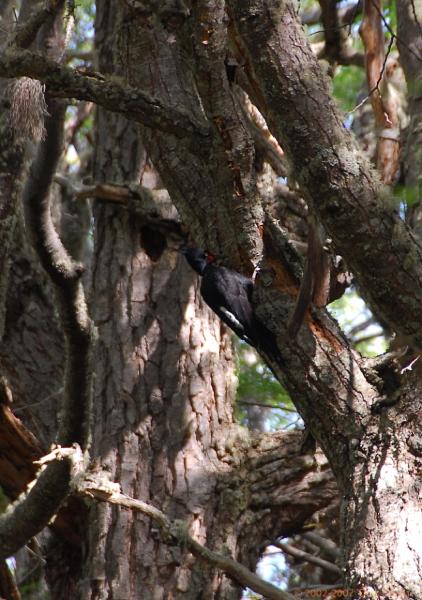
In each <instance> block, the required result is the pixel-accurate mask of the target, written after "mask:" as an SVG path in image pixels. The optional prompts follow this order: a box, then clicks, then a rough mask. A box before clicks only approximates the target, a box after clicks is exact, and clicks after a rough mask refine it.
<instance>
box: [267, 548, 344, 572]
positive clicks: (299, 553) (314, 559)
mask: <svg viewBox="0 0 422 600" xmlns="http://www.w3.org/2000/svg"><path fill="white" fill-rule="evenodd" d="M273 546H276V548H280V550H283V552H286V554H290V556H294V557H295V558H300V559H301V560H304V561H306V562H308V563H311V564H313V565H317V566H318V567H321V568H322V569H325V570H326V571H330V573H335V574H336V575H339V576H340V575H341V569H339V567H338V566H337V565H335V564H334V563H332V562H329V561H328V560H324V559H323V558H319V556H314V555H313V554H309V552H304V551H303V550H301V549H300V548H296V546H292V544H287V543H286V542H273Z"/></svg>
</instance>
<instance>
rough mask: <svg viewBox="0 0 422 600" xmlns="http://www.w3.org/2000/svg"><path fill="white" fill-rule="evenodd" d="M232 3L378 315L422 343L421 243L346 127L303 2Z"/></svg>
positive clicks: (316, 205)
mask: <svg viewBox="0 0 422 600" xmlns="http://www.w3.org/2000/svg"><path fill="white" fill-rule="evenodd" d="M229 5H230V6H231V7H232V10H233V13H234V16H235V20H236V25H237V27H238V31H239V33H240V35H241V37H242V40H243V42H244V43H245V45H246V46H247V48H248V50H249V59H250V61H251V63H252V64H253V66H254V69H255V75H256V77H257V79H258V80H259V82H260V85H261V87H262V92H263V95H264V96H265V100H266V105H267V108H266V118H267V120H268V123H269V126H270V128H271V131H272V132H273V133H274V135H276V136H277V139H280V140H283V148H284V149H285V150H286V152H287V154H288V155H289V157H290V158H291V160H292V163H293V166H294V170H295V175H296V177H297V179H298V180H299V182H300V184H301V188H302V190H303V191H304V192H305V193H306V196H307V200H308V202H309V204H310V205H311V207H312V208H313V210H314V211H315V212H316V213H317V215H318V217H319V218H320V219H321V221H322V223H323V224H324V226H325V227H326V229H327V231H328V233H329V235H330V236H331V237H332V238H333V240H334V242H335V244H336V247H337V249H338V252H339V253H340V254H341V255H342V256H343V257H344V258H345V259H346V261H347V263H348V265H349V266H350V268H351V270H352V271H353V272H354V273H355V274H356V277H357V279H358V280H359V281H360V283H361V285H362V286H364V287H365V289H366V290H368V298H369V300H370V302H372V303H373V305H374V306H376V308H377V312H378V313H380V314H381V315H382V316H383V317H384V318H385V319H386V321H387V322H389V323H390V325H391V326H392V328H393V329H394V330H395V331H399V332H401V333H402V334H403V335H404V336H405V337H407V339H409V340H411V343H413V344H414V345H415V346H417V347H419V348H422V315H421V311H420V305H421V302H422V248H421V247H420V245H419V244H418V243H417V241H416V240H415V238H414V236H413V235H412V233H411V231H410V230H409V229H408V228H407V227H406V225H405V223H403V221H402V220H401V218H400V216H399V215H398V214H397V212H396V211H395V210H394V208H392V206H394V205H393V203H392V202H391V199H390V195H389V192H388V191H387V190H385V188H383V186H382V185H381V184H380V182H379V180H378V178H377V176H376V174H375V173H374V171H373V170H372V169H371V168H370V166H369V165H368V163H367V161H366V159H365V158H364V157H363V156H362V155H361V153H360V152H359V150H358V149H357V147H356V145H355V144H354V142H353V140H352V138H351V135H350V133H349V132H348V131H347V130H346V129H345V127H344V126H343V123H342V121H341V119H340V117H339V115H338V112H337V109H336V107H335V105H334V102H333V100H332V99H331V96H330V93H329V86H328V82H327V79H326V78H325V77H324V75H323V73H322V71H321V68H320V66H319V64H318V61H317V59H316V58H315V56H314V55H313V53H312V51H311V49H310V48H309V45H308V43H307V41H306V39H305V37H304V35H303V31H302V28H301V26H300V24H299V23H298V21H297V15H296V9H295V7H294V6H293V4H291V3H290V2H288V1H286V2H283V3H282V8H280V6H279V5H277V7H276V8H275V7H274V5H273V4H272V3H271V2H267V1H265V2H262V3H259V4H258V3H256V2H255V1H254V0H247V1H246V2H245V1H242V2H240V1H239V0H229ZM257 47H259V48H260V52H259V55H258V53H257V52H256V48H257ZM280 107H282V109H283V110H280Z"/></svg>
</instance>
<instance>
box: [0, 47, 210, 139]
mask: <svg viewBox="0 0 422 600" xmlns="http://www.w3.org/2000/svg"><path fill="white" fill-rule="evenodd" d="M23 76H26V77H32V78H33V79H38V80H39V81H42V82H43V83H45V84H46V85H48V89H49V91H50V92H54V93H55V94H56V95H57V96H60V97H65V98H77V99H78V100H88V101H90V102H95V103H96V104H98V105H99V106H102V107H104V108H107V109H109V110H112V111H114V112H118V113H122V114H124V115H125V116H126V117H127V118H129V119H134V120H136V121H140V122H141V123H143V124H144V125H147V126H148V127H151V128H152V129H160V130H162V131H167V132H169V133H173V134H174V135H177V136H180V137H186V135H192V134H196V135H199V136H206V135H207V132H208V128H207V127H206V126H205V125H204V122H203V121H201V122H200V121H199V120H196V119H195V118H193V117H191V116H190V115H188V114H186V113H185V112H183V111H182V110H181V109H175V108H172V107H171V106H165V105H163V104H162V103H161V102H160V101H158V100H157V99H155V98H152V97H151V96H149V95H148V94H146V93H145V92H143V91H141V90H138V89H135V88H131V87H129V86H125V85H122V84H120V83H117V82H116V81H114V80H113V81H110V80H105V79H104V78H103V77H102V76H100V75H98V74H97V75H95V76H88V75H82V74H81V73H80V72H78V71H77V70H76V69H71V68H69V67H66V66H62V65H59V64H58V63H57V62H55V61H53V60H50V59H48V58H45V57H43V56H42V55H40V54H36V53H34V52H30V51H29V50H18V51H11V50H8V52H7V53H4V54H3V55H2V56H0V77H23Z"/></svg>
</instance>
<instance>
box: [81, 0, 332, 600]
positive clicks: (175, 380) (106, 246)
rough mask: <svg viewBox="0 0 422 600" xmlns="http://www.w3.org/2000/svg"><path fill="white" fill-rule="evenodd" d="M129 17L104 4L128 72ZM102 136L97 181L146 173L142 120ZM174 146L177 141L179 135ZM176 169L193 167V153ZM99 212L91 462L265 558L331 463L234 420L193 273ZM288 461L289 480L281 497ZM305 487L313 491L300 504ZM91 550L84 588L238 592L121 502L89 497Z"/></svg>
mask: <svg viewBox="0 0 422 600" xmlns="http://www.w3.org/2000/svg"><path fill="white" fill-rule="evenodd" d="M120 14H121V13H120V11H118V12H117V15H119V17H118V18H117V19H116V12H115V11H111V10H110V8H109V3H105V2H104V3H101V4H100V5H99V6H98V12H97V28H98V37H97V47H98V51H99V66H100V68H101V70H103V71H105V70H107V69H108V70H110V71H113V70H115V69H116V70H117V73H119V68H118V66H115V65H113V59H112V55H111V54H110V44H111V43H112V42H111V40H113V36H114V32H115V31H116V30H117V31H120V28H121V26H122V24H121V22H120V21H119V19H120ZM139 39H140V41H139V43H141V41H142V43H144V42H145V38H144V37H143V36H141V37H140V38H139ZM133 65H136V63H133ZM133 65H132V64H131V66H133ZM97 135H98V146H97V149H98V150H97V155H96V159H95V173H94V175H95V180H96V181H114V182H122V183H124V182H130V181H132V180H137V179H138V178H139V173H140V172H141V171H142V166H143V165H144V163H145V159H146V157H145V151H144V150H143V149H142V147H141V146H140V144H139V140H138V137H137V130H136V128H135V127H134V125H133V124H130V123H129V122H127V121H124V120H123V119H122V118H120V117H117V116H114V115H110V114H108V113H105V112H103V111H99V113H98V120H97ZM159 141H161V140H159ZM164 141H165V140H163V141H162V143H163V144H164ZM166 143H168V144H169V146H171V144H172V143H176V142H175V141H174V140H173V139H172V138H171V137H170V138H168V140H166ZM160 152H164V150H163V149H162V148H161V149H160ZM189 157H191V155H189ZM163 160H164V158H163ZM166 160H167V158H166ZM177 168H178V169H179V168H180V170H182V171H183V170H184V169H185V165H184V163H183V161H182V159H180V160H179V162H178V166H177ZM186 169H187V165H186ZM178 177H179V180H178V181H181V180H182V179H181V175H180V174H178ZM198 214H199V210H198ZM95 217H96V230H95V251H94V259H93V260H94V272H93V293H92V306H93V308H94V314H93V316H94V318H95V322H96V325H97V327H98V345H97V353H96V359H95V361H96V366H95V370H96V386H95V395H94V405H95V409H94V410H95V415H94V429H93V449H92V450H93V455H94V459H95V460H96V461H97V462H98V463H99V464H100V465H101V466H102V467H103V468H106V469H107V470H108V472H109V473H110V477H111V479H112V480H115V481H118V482H119V483H120V484H121V486H122V491H123V492H124V493H126V494H128V495H130V496H133V497H135V498H137V499H139V500H143V501H145V502H148V503H150V504H152V505H154V506H156V507H158V508H160V509H161V510H163V511H164V512H165V513H166V514H168V515H169V516H170V517H171V518H180V519H184V520H186V522H187V524H188V527H189V531H190V533H191V535H193V536H194V537H195V539H197V540H198V541H199V542H201V543H204V544H205V545H207V546H208V547H209V548H210V549H213V550H216V551H221V550H222V549H223V548H224V546H226V547H227V548H228V550H229V551H230V552H231V553H232V555H233V557H234V558H238V557H241V558H242V560H244V562H245V563H246V564H247V565H248V566H249V567H251V568H254V566H255V563H256V560H257V556H258V552H259V548H260V543H263V542H264V540H265V539H268V535H269V534H270V530H271V531H273V530H274V529H276V530H277V529H278V528H280V529H287V528H288V527H292V526H293V527H294V528H296V527H297V528H298V529H300V527H301V526H302V524H303V523H304V522H305V521H306V520H307V519H309V518H310V516H311V514H312V513H313V512H314V510H315V508H316V507H317V506H326V505H327V504H329V503H330V502H332V499H333V495H334V489H335V488H334V482H333V479H332V476H331V474H330V471H329V470H328V468H327V463H326V462H325V461H324V459H321V457H320V459H315V460H314V459H313V458H312V457H308V456H302V455H301V454H300V449H299V448H300V442H299V439H298V437H297V436H296V437H293V438H292V439H291V441H290V442H288V443H287V446H286V447H285V448H283V445H282V441H281V439H277V438H274V439H272V438H268V439H263V440H262V441H261V440H260V439H259V438H257V439H256V440H255V442H253V441H252V440H250V439H249V437H248V434H246V436H245V433H242V430H241V429H239V427H238V426H236V425H234V424H233V421H232V403H233V391H234V389H233V362H232V361H233V355H232V349H231V344H230V340H229V337H228V335H227V333H226V331H225V329H224V327H223V326H222V324H221V322H220V321H219V320H218V319H217V318H216V317H215V315H214V314H213V313H211V311H209V309H208V308H207V307H206V306H204V304H203V302H202V301H201V299H200V296H199V292H198V281H197V278H196V276H195V275H194V274H193V273H192V271H191V270H190V269H189V268H188V267H187V265H186V264H185V262H184V260H183V259H182V258H181V257H180V255H179V254H178V253H177V252H175V251H173V250H172V249H171V248H166V249H164V251H163V252H162V253H161V255H159V256H155V260H154V261H152V260H151V258H150V256H149V255H148V254H147V252H148V251H150V248H149V246H148V243H147V242H146V240H145V239H142V237H141V235H140V231H141V228H142V220H140V221H138V220H137V219H136V218H134V217H133V216H129V215H128V214H127V213H126V212H124V211H121V209H119V208H112V207H104V206H101V205H97V206H96V209H95ZM318 460H321V462H320V463H318ZM282 465H283V467H284V469H285V471H284V473H285V474H284V478H285V479H284V483H285V482H287V481H291V483H292V488H291V490H290V494H291V495H287V494H285V496H284V499H283V501H281V502H279V504H278V505H277V502H278V501H279V500H280V486H281V485H282V482H280V480H279V477H277V467H279V466H280V467H281V466H282ZM264 482H266V485H265V483H264ZM295 484H297V486H298V488H295V487H294V485H295ZM299 489H300V490H307V493H305V494H304V497H303V498H304V499H303V501H300V502H298V501H297V499H296V496H297V493H298V490H299ZM272 504H273V505H274V506H275V510H274V512H273V511H270V510H268V507H269V505H272ZM288 507H291V510H289V508H288ZM286 511H287V512H288V514H289V519H288V522H287V521H286V520H285V519H284V518H283V516H282V515H284V514H286ZM292 511H296V512H295V518H294V519H293V520H292V519H291V514H292ZM292 523H293V525H292ZM260 540H261V542H260ZM87 548H88V554H87V558H86V572H85V575H84V577H83V578H82V581H81V584H80V585H81V597H82V598H90V599H99V598H107V597H110V596H111V595H112V596H113V598H115V599H117V598H120V599H123V598H125V599H129V598H138V597H139V593H142V597H143V598H146V599H147V600H148V599H156V598H165V597H168V596H169V595H170V594H171V595H172V596H173V597H175V598H184V599H189V598H198V597H202V598H216V599H217V598H219V599H221V600H222V599H229V598H231V599H235V598H240V595H241V590H240V589H239V588H238V586H236V584H234V583H233V582H231V581H230V580H229V579H227V578H226V577H224V576H222V574H221V573H219V572H217V571H215V570H214V569H213V568H210V567H208V566H206V565H204V564H200V563H199V562H197V560H194V559H193V558H192V557H191V556H190V555H189V553H188V552H186V549H185V548H180V547H176V546H172V545H169V544H167V545H166V544H165V543H163V540H162V539H161V538H160V536H159V533H158V531H156V530H155V529H154V527H153V525H152V524H151V523H150V521H149V519H148V518H146V517H143V516H140V515H139V514H134V513H132V512H130V511H126V510H122V509H120V508H118V507H110V506H107V505H101V504H100V505H93V506H92V507H91V513H90V517H89V528H88V532H87ZM141 590H142V592H140V591H141Z"/></svg>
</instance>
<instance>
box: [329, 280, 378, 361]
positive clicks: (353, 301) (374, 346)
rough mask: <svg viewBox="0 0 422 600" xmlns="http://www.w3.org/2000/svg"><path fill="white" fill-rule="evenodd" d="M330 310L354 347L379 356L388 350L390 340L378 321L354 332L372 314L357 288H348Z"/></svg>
mask: <svg viewBox="0 0 422 600" xmlns="http://www.w3.org/2000/svg"><path fill="white" fill-rule="evenodd" d="M328 310H329V312H330V313H331V314H332V315H333V317H334V318H335V319H337V321H338V322H339V324H340V326H341V328H342V330H343V331H344V332H345V334H346V336H347V337H349V338H350V339H351V342H352V344H353V346H354V348H356V350H358V351H359V352H360V353H361V354H363V355H364V356H377V355H378V354H382V353H383V352H385V351H386V350H387V346H388V341H387V339H386V338H385V336H384V333H383V331H382V329H381V327H380V326H379V325H378V324H377V323H376V322H371V323H369V324H368V325H367V327H365V328H363V329H362V330H360V331H359V332H357V333H354V329H355V328H356V327H357V326H359V324H360V323H364V322H366V321H368V319H370V318H371V316H372V313H371V311H370V310H369V308H368V306H367V305H366V304H365V302H364V300H363V299H362V298H361V297H360V296H359V294H358V293H357V291H356V290H353V289H351V290H348V291H347V292H346V294H344V295H343V296H342V297H341V298H339V300H336V301H335V302H332V303H331V304H330V305H329V307H328Z"/></svg>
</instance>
